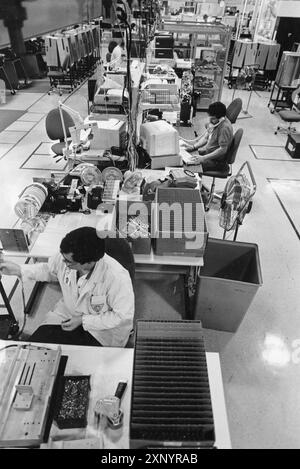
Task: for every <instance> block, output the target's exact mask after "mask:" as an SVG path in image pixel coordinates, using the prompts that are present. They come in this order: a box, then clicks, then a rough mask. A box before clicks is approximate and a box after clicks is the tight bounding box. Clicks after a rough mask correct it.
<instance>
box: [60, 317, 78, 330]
mask: <svg viewBox="0 0 300 469" xmlns="http://www.w3.org/2000/svg"><path fill="white" fill-rule="evenodd" d="M81 324H82V316H74V317H72V318H70V319H66V320H65V321H63V322H62V323H61V328H62V329H63V330H64V331H74V329H77V327H79V326H81Z"/></svg>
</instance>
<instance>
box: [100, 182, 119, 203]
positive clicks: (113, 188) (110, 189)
mask: <svg viewBox="0 0 300 469" xmlns="http://www.w3.org/2000/svg"><path fill="white" fill-rule="evenodd" d="M119 191H120V181H119V180H117V179H107V180H106V181H105V186H104V191H103V195H102V201H103V202H113V201H115V200H116V199H117V196H118V193H119Z"/></svg>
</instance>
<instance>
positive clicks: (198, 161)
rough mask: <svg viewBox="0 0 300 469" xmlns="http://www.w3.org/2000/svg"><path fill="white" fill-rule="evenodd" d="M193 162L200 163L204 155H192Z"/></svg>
mask: <svg viewBox="0 0 300 469" xmlns="http://www.w3.org/2000/svg"><path fill="white" fill-rule="evenodd" d="M192 162H193V164H202V163H204V157H203V156H200V155H194V156H193V157H192Z"/></svg>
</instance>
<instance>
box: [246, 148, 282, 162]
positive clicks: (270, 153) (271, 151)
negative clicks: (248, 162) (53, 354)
mask: <svg viewBox="0 0 300 469" xmlns="http://www.w3.org/2000/svg"><path fill="white" fill-rule="evenodd" d="M251 148H252V151H253V153H254V155H255V157H256V158H257V159H258V160H279V161H282V160H283V161H291V157H290V155H289V154H288V152H287V151H286V149H285V148H284V147H283V146H279V145H278V146H277V145H276V146H273V145H251Z"/></svg>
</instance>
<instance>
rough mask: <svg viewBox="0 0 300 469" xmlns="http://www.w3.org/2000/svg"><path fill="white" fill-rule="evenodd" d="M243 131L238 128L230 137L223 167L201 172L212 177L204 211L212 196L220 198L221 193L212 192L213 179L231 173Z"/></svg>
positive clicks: (213, 187) (213, 186)
mask: <svg viewBox="0 0 300 469" xmlns="http://www.w3.org/2000/svg"><path fill="white" fill-rule="evenodd" d="M243 132H244V131H243V129H238V130H237V131H236V132H235V134H234V136H233V139H232V142H231V144H230V147H229V148H228V150H227V154H226V166H225V168H224V169H222V170H221V171H217V170H215V171H212V170H210V171H204V172H203V173H202V175H203V176H209V177H212V178H213V180H212V184H211V187H210V190H209V193H208V198H207V202H206V203H205V211H206V212H207V211H208V210H209V208H210V204H211V202H212V201H213V199H214V198H217V199H219V200H221V198H222V196H221V195H219V194H217V193H215V192H214V190H215V180H216V178H217V179H227V178H228V177H229V176H231V174H232V164H233V163H234V161H235V158H236V155H237V151H238V149H239V146H240V143H241V139H242V136H243Z"/></svg>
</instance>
